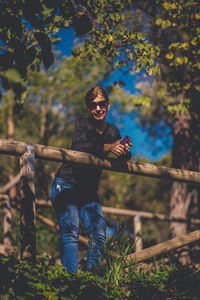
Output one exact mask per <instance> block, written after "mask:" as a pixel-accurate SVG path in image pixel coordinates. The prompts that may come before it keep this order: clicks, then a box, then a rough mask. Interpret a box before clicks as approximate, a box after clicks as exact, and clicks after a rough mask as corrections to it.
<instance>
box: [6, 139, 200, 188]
mask: <svg viewBox="0 0 200 300" xmlns="http://www.w3.org/2000/svg"><path fill="white" fill-rule="evenodd" d="M33 146H34V149H35V158H37V159H43V160H48V161H54V162H63V161H70V162H74V163H76V164H79V165H87V166H90V167H92V166H93V167H96V168H100V169H104V170H110V171H116V172H122V173H128V174H137V175H142V176H149V177H156V178H163V179H168V180H176V181H181V182H187V183H195V184H200V172H193V171H188V170H180V169H174V168H168V167H164V166H155V165H152V164H149V163H138V162H135V161H128V162H124V161H122V160H119V159H116V158H109V159H104V160H102V159H100V158H98V157H96V156H95V155H92V154H88V153H83V152H79V151H74V150H67V149H64V148H56V147H50V146H43V145H39V144H34V145H33ZM26 151H27V144H26V143H24V142H17V141H9V140H4V139H0V153H2V154H8V155H15V156H21V155H22V154H24V153H25V152H26Z"/></svg>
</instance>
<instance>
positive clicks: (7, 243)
mask: <svg viewBox="0 0 200 300" xmlns="http://www.w3.org/2000/svg"><path fill="white" fill-rule="evenodd" d="M0 198H1V200H3V201H2V203H1V207H2V208H3V212H4V216H3V245H2V246H1V249H2V251H3V254H5V255H9V254H11V251H12V244H11V218H12V215H11V205H10V198H9V196H8V195H0Z"/></svg>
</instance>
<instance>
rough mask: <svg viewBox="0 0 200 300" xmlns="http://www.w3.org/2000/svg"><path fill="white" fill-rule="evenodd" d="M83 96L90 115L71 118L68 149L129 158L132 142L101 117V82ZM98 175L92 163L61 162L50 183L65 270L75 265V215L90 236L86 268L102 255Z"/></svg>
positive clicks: (104, 101)
mask: <svg viewBox="0 0 200 300" xmlns="http://www.w3.org/2000/svg"><path fill="white" fill-rule="evenodd" d="M85 100H86V106H87V109H88V112H89V114H90V117H89V118H83V119H79V120H77V121H76V122H75V129H74V133H73V137H72V147H71V149H72V150H76V151H81V152H87V153H91V154H94V155H96V156H98V157H100V158H102V159H103V158H106V157H107V156H108V153H109V152H112V153H114V154H115V155H116V156H117V157H120V158H123V159H126V160H127V159H130V157H131V155H130V152H129V149H130V148H131V146H132V144H131V143H129V144H125V145H122V144H120V141H121V136H120V133H119V130H118V129H117V127H116V126H114V125H112V124H109V123H107V122H106V121H105V118H106V115H107V112H108V110H109V108H110V104H109V99H108V95H107V93H106V91H105V90H104V89H103V88H102V87H101V86H96V87H93V88H91V89H90V90H89V91H88V92H87V94H86V98H85ZM100 175H101V170H99V169H96V168H94V167H86V166H82V167H80V166H76V165H75V164H73V163H70V162H65V163H63V164H62V166H61V167H60V168H59V170H58V171H57V173H56V176H55V179H54V181H53V184H52V189H51V199H52V203H53V206H54V208H55V210H56V212H57V216H58V223H59V226H60V231H61V261H62V264H63V266H64V267H65V268H66V269H67V271H68V272H77V269H78V235H79V217H80V218H81V220H82V222H83V224H84V226H85V229H86V232H87V234H88V235H89V237H90V241H89V244H88V249H87V269H90V268H92V267H94V266H97V265H98V264H99V260H100V258H102V257H103V248H104V245H105V241H106V221H105V219H104V216H103V214H102V210H101V206H100V204H99V197H98V194H97V188H98V184H99V180H100Z"/></svg>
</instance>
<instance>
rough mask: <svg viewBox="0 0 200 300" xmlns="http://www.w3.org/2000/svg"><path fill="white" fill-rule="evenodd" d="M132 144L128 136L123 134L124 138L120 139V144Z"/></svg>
mask: <svg viewBox="0 0 200 300" xmlns="http://www.w3.org/2000/svg"><path fill="white" fill-rule="evenodd" d="M130 143H131V144H132V140H131V138H130V136H128V135H127V136H125V138H124V139H123V140H121V142H120V144H122V145H125V144H130Z"/></svg>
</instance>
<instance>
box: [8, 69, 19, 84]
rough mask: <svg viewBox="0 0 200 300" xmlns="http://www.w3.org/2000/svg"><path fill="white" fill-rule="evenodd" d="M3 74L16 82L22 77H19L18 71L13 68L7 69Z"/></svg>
mask: <svg viewBox="0 0 200 300" xmlns="http://www.w3.org/2000/svg"><path fill="white" fill-rule="evenodd" d="M5 76H6V77H7V78H8V80H11V81H14V82H16V83H17V82H21V81H22V77H21V75H20V73H19V72H18V71H17V70H16V69H14V68H13V69H8V70H7V71H6V72H5Z"/></svg>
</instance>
